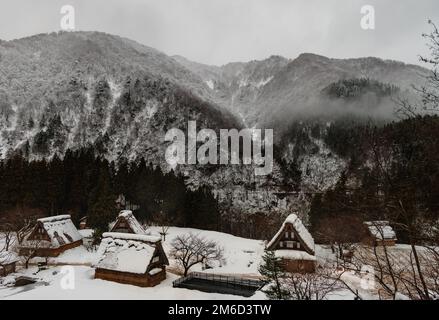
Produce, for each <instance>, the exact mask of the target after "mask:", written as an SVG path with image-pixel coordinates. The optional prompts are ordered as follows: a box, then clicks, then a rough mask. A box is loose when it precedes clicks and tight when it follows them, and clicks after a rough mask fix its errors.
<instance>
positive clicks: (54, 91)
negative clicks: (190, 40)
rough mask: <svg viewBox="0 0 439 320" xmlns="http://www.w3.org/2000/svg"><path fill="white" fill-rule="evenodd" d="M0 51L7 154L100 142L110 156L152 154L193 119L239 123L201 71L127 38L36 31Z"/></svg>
mask: <svg viewBox="0 0 439 320" xmlns="http://www.w3.org/2000/svg"><path fill="white" fill-rule="evenodd" d="M0 56H1V58H0V70H1V73H0V97H1V99H0V101H1V107H0V130H1V136H0V139H1V140H0V157H1V158H4V157H6V156H7V154H8V153H9V152H13V151H15V150H17V149H21V150H22V151H24V152H25V154H28V155H29V156H30V158H36V157H50V156H53V155H54V154H58V155H62V154H63V153H64V152H65V151H66V150H67V149H68V148H70V149H77V148H81V147H87V146H94V147H96V148H97V150H99V152H100V153H102V154H103V155H106V156H107V157H108V158H109V159H111V160H119V159H121V158H122V159H123V158H127V159H129V160H133V159H135V158H137V157H139V156H143V157H146V158H147V159H149V158H150V157H151V158H154V157H156V156H157V155H158V150H159V149H160V148H161V146H162V145H163V142H164V141H162V140H163V138H164V135H165V133H166V131H167V130H168V129H170V128H173V127H177V128H183V127H184V126H185V124H186V123H187V121H188V120H197V121H198V124H199V125H200V127H212V128H223V127H224V128H228V127H237V126H239V123H238V122H237V121H236V120H235V119H234V117H233V116H232V115H231V114H230V113H229V112H227V111H226V110H224V109H222V108H220V107H219V106H218V105H216V104H215V103H214V98H213V96H212V94H211V93H210V92H209V90H208V88H207V87H206V86H205V85H204V84H203V82H202V80H201V79H200V78H199V77H198V76H197V75H195V74H193V73H191V72H190V71H189V70H187V69H186V68H184V67H182V66H181V65H180V64H178V63H177V62H175V60H173V59H172V58H169V57H168V56H166V55H165V54H163V53H161V52H159V51H157V50H155V49H152V48H148V47H145V46H142V45H140V44H138V43H136V42H133V41H130V40H127V39H124V38H120V37H117V36H112V35H108V34H103V33H97V32H74V33H53V34H49V35H37V36H33V37H29V38H24V39H19V40H14V41H8V42H1V43H0ZM160 154H162V153H160ZM163 155H164V152H163ZM162 160H164V159H162ZM154 162H157V161H154Z"/></svg>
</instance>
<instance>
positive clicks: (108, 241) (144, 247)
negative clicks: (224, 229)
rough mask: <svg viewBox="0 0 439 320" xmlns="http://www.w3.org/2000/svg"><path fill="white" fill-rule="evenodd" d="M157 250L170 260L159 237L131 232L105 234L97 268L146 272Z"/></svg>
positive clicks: (95, 265)
mask: <svg viewBox="0 0 439 320" xmlns="http://www.w3.org/2000/svg"><path fill="white" fill-rule="evenodd" d="M156 251H159V254H160V255H162V256H163V257H164V258H165V264H168V260H167V258H166V255H165V253H164V251H163V248H162V246H161V244H160V238H159V237H153V236H148V235H139V234H131V233H112V232H107V233H104V234H103V240H102V242H101V245H100V246H99V250H98V256H99V258H98V260H97V262H96V263H95V264H94V267H95V268H100V269H106V270H112V271H119V272H128V273H135V274H145V273H146V272H147V271H148V268H149V265H150V264H151V260H152V258H153V257H154V254H155V253H156Z"/></svg>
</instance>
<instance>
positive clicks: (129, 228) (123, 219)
mask: <svg viewBox="0 0 439 320" xmlns="http://www.w3.org/2000/svg"><path fill="white" fill-rule="evenodd" d="M110 232H115V233H134V234H146V231H145V229H143V227H142V225H141V224H140V222H139V221H137V219H136V217H135V216H134V214H133V212H132V211H131V210H122V211H121V212H120V213H119V216H118V217H117V220H116V222H115V223H114V224H113V226H112V227H111V228H110Z"/></svg>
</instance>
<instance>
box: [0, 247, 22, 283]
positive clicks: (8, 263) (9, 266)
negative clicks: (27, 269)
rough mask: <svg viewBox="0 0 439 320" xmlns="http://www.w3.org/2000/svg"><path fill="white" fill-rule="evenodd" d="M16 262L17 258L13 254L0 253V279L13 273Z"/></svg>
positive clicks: (8, 252) (9, 252) (7, 252)
mask: <svg viewBox="0 0 439 320" xmlns="http://www.w3.org/2000/svg"><path fill="white" fill-rule="evenodd" d="M17 262H18V256H17V254H16V253H15V252H11V251H3V252H0V277H6V276H7V275H8V274H11V273H15V267H16V264H17Z"/></svg>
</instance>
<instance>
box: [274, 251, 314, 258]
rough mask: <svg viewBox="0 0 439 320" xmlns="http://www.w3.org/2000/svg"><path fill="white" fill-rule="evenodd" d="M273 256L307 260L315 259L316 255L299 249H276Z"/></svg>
mask: <svg viewBox="0 0 439 320" xmlns="http://www.w3.org/2000/svg"><path fill="white" fill-rule="evenodd" d="M274 254H275V256H276V257H278V258H284V259H289V260H309V261H316V257H315V256H313V255H310V254H309V253H308V252H306V251H299V250H276V251H275V252H274Z"/></svg>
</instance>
